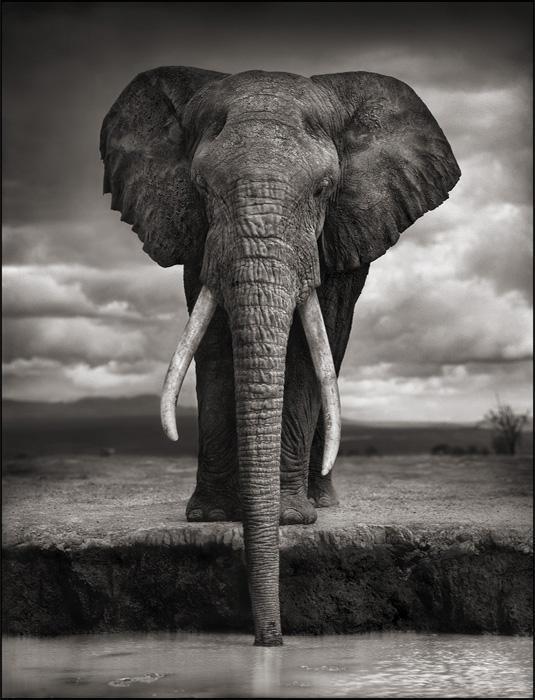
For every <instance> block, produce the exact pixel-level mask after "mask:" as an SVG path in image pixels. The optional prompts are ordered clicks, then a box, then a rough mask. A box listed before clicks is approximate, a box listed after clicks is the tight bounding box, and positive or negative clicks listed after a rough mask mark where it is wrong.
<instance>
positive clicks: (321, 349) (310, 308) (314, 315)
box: [298, 290, 342, 476]
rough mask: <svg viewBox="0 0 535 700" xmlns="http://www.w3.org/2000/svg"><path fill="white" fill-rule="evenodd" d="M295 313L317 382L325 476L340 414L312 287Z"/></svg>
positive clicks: (335, 446)
mask: <svg viewBox="0 0 535 700" xmlns="http://www.w3.org/2000/svg"><path fill="white" fill-rule="evenodd" d="M298 308H299V314H300V316H301V321H302V323H303V329H304V331H305V335H306V337H307V340H308V346H309V348H310V355H311V357H312V362H313V364H314V368H315V370H316V375H317V377H318V381H319V383H320V389H321V403H322V408H323V423H324V426H325V440H324V447H323V463H322V467H321V473H322V475H323V476H326V475H327V474H328V473H329V472H330V471H331V469H332V468H333V465H334V460H335V459H336V455H337V454H338V448H339V446H340V433H341V430H342V415H341V409H340V394H339V393H338V382H337V379H336V370H335V368H334V362H333V356H332V353H331V348H330V345H329V339H328V337H327V331H326V330H325V323H324V322H323V314H322V313H321V308H320V303H319V301H318V295H317V294H316V290H314V291H313V292H312V293H311V294H310V295H309V297H308V299H307V300H306V301H305V302H304V303H303V304H301V306H299V307H298Z"/></svg>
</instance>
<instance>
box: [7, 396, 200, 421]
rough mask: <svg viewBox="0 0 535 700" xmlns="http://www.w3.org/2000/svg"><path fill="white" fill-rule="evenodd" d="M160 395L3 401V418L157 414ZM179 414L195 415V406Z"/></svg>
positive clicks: (179, 410) (187, 407) (67, 418)
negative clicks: (47, 400)
mask: <svg viewBox="0 0 535 700" xmlns="http://www.w3.org/2000/svg"><path fill="white" fill-rule="evenodd" d="M159 413H160V398H159V397H158V396H156V395H153V394H144V395H141V396H133V397H124V398H123V397H121V398H106V397H92V398H85V399H80V400H79V401H72V402H55V403H48V402H45V401H13V400H11V399H5V400H3V401H2V420H3V422H6V421H7V422H13V421H14V422H16V421H19V420H24V419H46V420H51V419H58V420H62V419H65V420H69V419H72V418H92V417H96V418H104V417H112V416H117V417H127V416H154V415H156V416H158V415H159ZM177 414H178V415H196V414H197V410H196V409H195V408H193V406H178V407H177Z"/></svg>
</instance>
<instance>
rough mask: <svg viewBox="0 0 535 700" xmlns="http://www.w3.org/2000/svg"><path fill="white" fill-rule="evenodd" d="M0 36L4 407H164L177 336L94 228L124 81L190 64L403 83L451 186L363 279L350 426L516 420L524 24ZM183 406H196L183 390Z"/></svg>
mask: <svg viewBox="0 0 535 700" xmlns="http://www.w3.org/2000/svg"><path fill="white" fill-rule="evenodd" d="M2 10H3V15H4V21H3V28H4V41H3V48H4V57H3V71H4V81H3V82H4V102H3V106H4V180H3V182H4V194H3V212H4V227H3V262H4V268H3V304H4V321H3V340H4V342H3V372H4V381H3V388H4V396H5V397H6V398H12V399H19V400H45V401H71V400H75V399H78V398H81V397H84V396H135V395H137V394H145V393H158V392H159V390H160V387H161V383H162V380H163V376H164V374H165V369H166V366H167V362H168V360H169V358H170V356H171V354H172V351H173V349H174V343H175V341H176V338H177V336H178V335H179V332H180V329H181V328H182V327H183V325H184V323H185V320H186V312H185V308H184V293H183V289H182V269H181V268H179V267H176V268H171V269H167V270H163V269H161V268H159V267H158V266H157V265H156V264H155V263H153V262H151V260H150V259H149V258H148V257H147V256H146V255H145V254H144V253H143V252H142V251H141V246H140V244H139V241H138V239H137V237H136V236H135V235H134V234H133V233H132V232H131V231H130V229H129V227H128V226H126V225H125V224H121V223H120V222H119V215H118V214H117V213H116V212H111V211H110V210H109V205H110V202H109V195H106V196H103V195H102V194H101V192H102V167H101V163H100V161H99V154H98V135H99V130H100V125H101V122H102V118H103V117H104V115H105V114H106V112H107V111H108V109H109V108H110V106H111V105H112V103H113V101H114V100H115V98H116V97H117V96H118V94H119V93H120V91H121V90H122V89H123V87H124V86H125V85H126V84H127V83H128V82H129V81H130V80H131V79H132V77H134V76H135V75H136V74H137V73H138V72H140V71H143V70H147V69H149V68H153V67H156V66H161V65H192V66H198V67H203V68H210V69H215V70H220V71H224V72H229V73H234V72H239V71H242V70H249V69H251V68H261V69H265V70H284V71H289V72H295V73H300V74H302V75H306V76H308V75H313V74H318V73H331V72H337V71H353V70H369V71H374V72H378V73H384V74H387V75H391V76H395V77H397V78H399V79H401V80H403V81H405V82H407V83H409V84H410V85H411V86H412V87H413V88H414V89H415V90H416V92H417V93H418V94H419V95H420V97H421V98H422V99H423V100H424V102H425V103H426V104H427V105H428V107H429V108H430V110H431V111H432V112H433V114H434V115H435V117H436V118H437V120H438V122H439V124H440V125H441V127H442V128H443V130H444V132H445V134H446V136H447V137H448V139H449V141H450V143H451V146H452V148H453V151H454V153H455V155H456V157H457V160H458V162H459V165H460V167H461V171H462V177H461V180H460V182H459V184H458V185H457V186H456V187H455V189H454V190H453V192H452V193H451V196H450V199H449V200H447V202H446V203H445V204H443V205H442V206H441V207H439V208H438V209H437V210H435V211H434V212H431V213H429V214H427V215H426V216H424V217H423V218H422V219H420V220H419V221H418V222H417V223H416V224H415V225H414V226H412V227H411V228H410V229H408V230H407V231H406V232H405V234H403V236H402V238H401V240H400V242H399V243H398V244H397V245H396V246H394V248H392V249H391V250H390V251H389V252H388V253H387V254H386V255H384V256H383V257H382V258H380V259H379V260H378V261H377V262H375V263H374V264H373V265H372V268H371V272H370V276H369V278H368V282H367V285H366V287H365V290H364V292H363V295H362V297H361V299H360V300H359V302H358V304H357V307H356V312H355V321H354V327H353V332H352V337H351V340H350V344H349V348H348V352H347V355H346V359H345V363H344V367H343V370H342V373H341V378H340V389H341V393H342V403H343V411H344V415H345V416H346V417H348V418H353V419H357V420H370V421H378V420H380V421H394V420H395V421H398V420H414V421H422V420H433V421H444V420H446V421H447V420H454V421H475V420H478V419H479V418H480V417H481V416H482V414H483V413H484V412H485V411H486V410H487V409H488V408H489V407H490V406H492V405H493V404H494V403H495V396H496V394H498V395H499V396H500V398H501V399H502V400H503V401H507V402H510V403H511V404H512V405H513V406H514V407H515V408H516V409H528V408H531V381H532V375H531V357H532V343H531V337H532V328H531V323H532V320H531V309H532V279H531V264H532V247H531V241H532V235H531V226H532V221H531V201H532V199H531V197H532V195H531V189H530V188H531V102H532V96H531V74H530V70H531V62H532V58H531V26H532V12H533V10H532V4H531V3H529V2H524V3H522V2H521V3H514V2H502V3H491V2H487V3H446V2H441V3H433V2H424V3H403V2H396V3H382V2H375V3H361V2H354V3H333V2H329V3H288V2H287V3H276V2H273V3H258V2H257V3H214V4H212V3H184V2H181V3H161V4H160V3H154V2H153V3H150V4H149V3H129V2H126V3H58V4H55V3H35V4H34V3H22V2H17V3H12V2H5V3H3V4H2ZM181 401H182V403H184V404H191V405H193V404H194V373H193V372H192V371H190V373H189V376H188V379H187V380H186V386H185V391H184V395H183V397H182V399H181Z"/></svg>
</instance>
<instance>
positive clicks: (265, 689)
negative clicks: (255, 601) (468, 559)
mask: <svg viewBox="0 0 535 700" xmlns="http://www.w3.org/2000/svg"><path fill="white" fill-rule="evenodd" d="M251 641H252V638H251V637H249V636H246V635H235V634H186V633H178V634H170V633H157V634H142V633H129V634H102V635H76V636H68V637H54V638H46V639H43V638H34V637H4V640H3V652H2V657H3V658H2V660H3V687H2V696H3V697H10V698H14V697H34V698H36V697H41V698H42V697H55V698H66V697H72V698H96V697H107V698H136V697H140V698H151V697H154V698H172V697H177V698H180V697H195V698H210V697H286V698H291V697H307V698H314V697H353V698H355V697H383V698H384V697H398V698H399V697H416V698H423V697H503V698H506V697H515V698H524V697H526V698H528V697H532V695H531V688H532V661H531V659H532V640H531V639H528V638H521V637H504V636H500V637H498V636H472V635H437V634H415V633H401V632H393V633H372V634H363V635H340V636H325V637H296V636H292V637H289V636H287V637H286V638H285V646H283V647H277V648H271V649H265V648H259V647H253V646H252V644H251Z"/></svg>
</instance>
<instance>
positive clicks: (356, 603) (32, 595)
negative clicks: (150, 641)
mask: <svg viewBox="0 0 535 700" xmlns="http://www.w3.org/2000/svg"><path fill="white" fill-rule="evenodd" d="M531 473H532V465H531V460H529V459H527V458H500V457H459V458H454V457H428V456H420V457H418V456H416V457H388V458H387V457H373V458H360V457H353V458H342V459H340V460H339V462H338V463H337V466H336V485H337V489H338V491H339V493H340V496H341V498H340V500H341V505H340V506H337V507H335V508H331V509H323V510H320V511H318V520H317V522H316V523H315V524H314V525H312V526H287V527H281V528H280V542H281V605H282V619H283V630H284V632H285V633H286V634H291V633H295V634H300V633H301V634H305V633H306V634H315V633H317V634H330V633H349V632H362V631H371V630H394V629H398V630H430V631H437V632H466V633H483V632H490V633H502V634H531V633H532V624H533V584H532V572H533V539H532V529H531V522H532V521H531ZM194 478H195V462H194V460H193V459H191V458H185V457H182V458H177V459H176V460H175V461H172V460H169V459H168V458H148V457H139V456H135V457H125V456H117V455H113V454H112V455H109V456H100V457H96V456H91V455H88V456H80V455H77V456H71V457H68V456H57V457H46V458H40V459H37V458H36V459H28V458H21V459H16V460H11V461H9V462H8V463H7V464H6V465H5V470H4V476H3V495H4V527H3V535H4V538H3V606H4V609H3V623H4V632H7V633H15V634H36V635H51V634H70V633H78V632H80V633H81V632H102V631H108V632H109V631H123V630H177V629H181V630H195V631H208V630H210V631H214V630H243V631H250V630H251V627H252V623H251V618H250V612H249V600H248V593H247V582H246V574H245V568H244V564H243V541H242V529H241V525H240V524H239V523H199V524H193V523H188V522H186V520H185V517H184V511H185V504H186V501H187V498H188V497H189V495H190V494H191V492H192V490H193V486H194Z"/></svg>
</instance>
